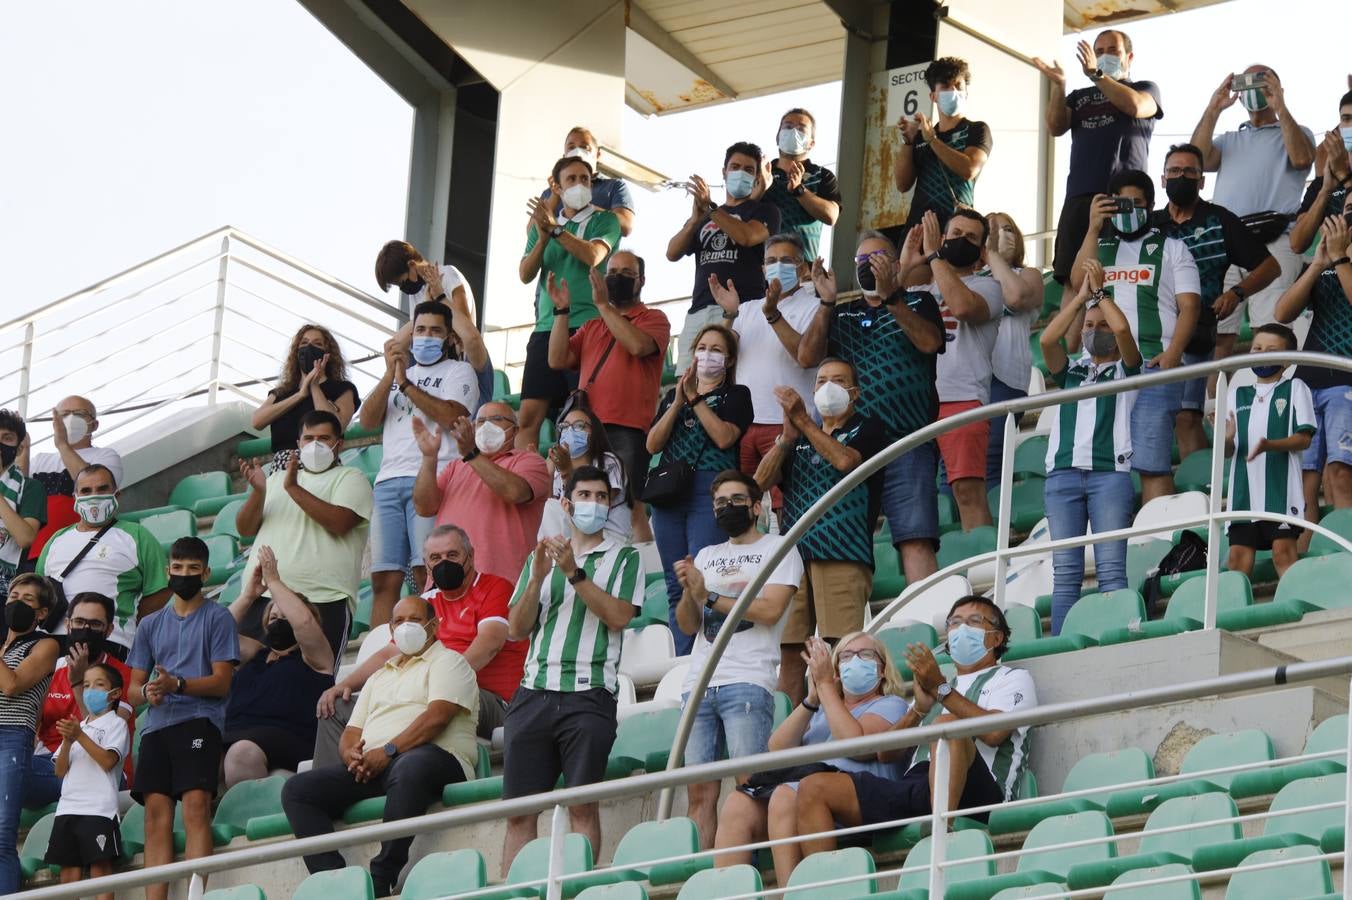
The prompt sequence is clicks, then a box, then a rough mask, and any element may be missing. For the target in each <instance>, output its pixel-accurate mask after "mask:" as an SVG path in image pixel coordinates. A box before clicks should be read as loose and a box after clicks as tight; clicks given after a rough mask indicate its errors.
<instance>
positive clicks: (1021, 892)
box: [991, 881, 1066, 900]
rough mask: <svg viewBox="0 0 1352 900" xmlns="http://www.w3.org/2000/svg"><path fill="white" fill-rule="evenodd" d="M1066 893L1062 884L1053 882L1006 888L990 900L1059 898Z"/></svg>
mask: <svg viewBox="0 0 1352 900" xmlns="http://www.w3.org/2000/svg"><path fill="white" fill-rule="evenodd" d="M1065 892H1066V885H1065V883H1064V882H1060V881H1053V882H1050V883H1047V882H1043V883H1041V884H1025V885H1021V886H1019V887H1007V888H1005V889H1004V890H1003V891H1000V892H999V893H997V894H995V895H994V896H992V897H991V900H1022V898H1024V897H1060V896H1061V895H1062V894H1064V893H1065Z"/></svg>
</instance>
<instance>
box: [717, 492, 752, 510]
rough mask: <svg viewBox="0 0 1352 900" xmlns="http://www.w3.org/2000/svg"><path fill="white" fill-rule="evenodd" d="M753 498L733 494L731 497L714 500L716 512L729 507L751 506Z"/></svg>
mask: <svg viewBox="0 0 1352 900" xmlns="http://www.w3.org/2000/svg"><path fill="white" fill-rule="evenodd" d="M750 505H751V498H750V497H748V496H747V495H746V494H733V495H732V496H731V497H718V498H717V499H715V500H714V511H715V512H716V511H718V510H720V509H727V508H728V507H729V506H750Z"/></svg>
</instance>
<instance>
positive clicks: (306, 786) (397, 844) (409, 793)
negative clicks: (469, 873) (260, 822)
mask: <svg viewBox="0 0 1352 900" xmlns="http://www.w3.org/2000/svg"><path fill="white" fill-rule="evenodd" d="M464 780H465V770H464V768H463V767H462V766H461V765H460V762H459V760H457V759H456V758H455V757H454V756H452V755H451V754H449V753H447V752H446V751H445V750H443V749H441V748H440V747H438V746H436V745H435V744H423V745H422V746H421V747H414V748H413V749H412V750H409V751H406V752H404V753H401V754H399V755H398V756H397V757H395V758H394V761H393V762H391V763H390V764H389V766H387V767H386V768H385V771H384V772H382V773H381V774H380V777H379V778H376V779H374V780H372V781H368V782H365V783H359V782H358V781H357V780H356V779H355V778H353V777H352V773H351V772H349V771H348V770H347V769H345V768H343V767H342V766H329V767H326V768H322V769H311V770H310V771H308V772H301V773H300V774H298V775H292V776H291V777H290V778H289V779H287V782H286V786H285V787H283V788H282V809H283V810H285V811H286V819H287V821H288V822H290V823H291V829H292V831H294V832H295V834H296V837H311V836H313V835H316V834H330V833H332V832H333V820H334V819H336V818H338V817H339V816H341V815H342V814H343V810H345V809H347V808H348V807H349V806H351V805H352V804H353V803H356V802H357V801H358V800H365V799H367V798H368V797H379V796H380V795H382V794H383V795H385V815H384V821H386V822H393V821H396V820H398V819H409V818H412V817H414V816H420V815H422V814H423V813H425V812H427V807H429V806H431V805H432V804H433V803H435V802H437V801H438V800H440V799H441V791H442V788H444V787H445V786H446V785H448V784H453V783H456V782H460V781H464ZM412 843H413V838H411V837H407V838H399V839H397V840H392V841H385V842H384V843H382V844H381V845H380V852H379V853H378V854H376V856H375V857H374V858H373V859H372V860H371V877H372V878H373V879H375V880H376V881H377V882H378V883H383V884H388V885H391V886H392V885H393V884H394V882H395V881H397V880H398V879H399V873H400V871H402V870H403V868H404V863H406V862H408V848H409V845H410V844H412ZM346 865H347V863H346V862H345V861H344V860H343V855H342V854H341V853H339V852H338V851H337V850H333V851H330V852H328V853H316V854H314V855H311V856H307V857H305V868H307V869H308V870H309V871H310V872H311V873H314V872H322V871H326V870H329V869H341V868H343V867H344V866H346Z"/></svg>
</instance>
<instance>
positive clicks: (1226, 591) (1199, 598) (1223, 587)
mask: <svg viewBox="0 0 1352 900" xmlns="http://www.w3.org/2000/svg"><path fill="white" fill-rule="evenodd" d="M1252 605H1253V586H1252V585H1250V584H1249V579H1248V576H1246V575H1245V574H1244V573H1243V572H1221V573H1220V579H1219V581H1218V582H1217V585H1216V611H1217V612H1225V611H1226V610H1231V609H1243V608H1244V607H1246V606H1252ZM1205 610H1206V579H1205V578H1192V579H1189V580H1188V581H1185V582H1183V584H1182V585H1181V586H1180V587H1179V589H1178V590H1176V591H1174V595H1173V596H1172V597H1170V598H1169V605H1168V606H1167V607H1165V610H1164V618H1165V619H1169V620H1173V619H1183V618H1187V619H1195V620H1196V621H1198V622H1201V621H1203V617H1204V615H1205Z"/></svg>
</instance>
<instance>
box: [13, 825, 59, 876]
mask: <svg viewBox="0 0 1352 900" xmlns="http://www.w3.org/2000/svg"><path fill="white" fill-rule="evenodd" d="M55 822H56V813H52V814H50V815H46V816H43V817H42V818H41V819H38V821H37V823H36V824H35V825H34V826H33V827H32V828H30V829H28V834H27V835H25V836H24V839H23V846H22V847H20V848H19V869H20V871H22V872H23V877H24V878H25V879H30V878H32V877H33V876H34V875H36V874H37V873H38V871H39V870H41V869H42V867H43V866H45V865H46V863H44V862H43V861H42V859H43V857H44V856H46V855H47V841H48V840H50V839H51V836H52V825H53V824H54V823H55ZM52 868H55V867H52Z"/></svg>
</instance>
